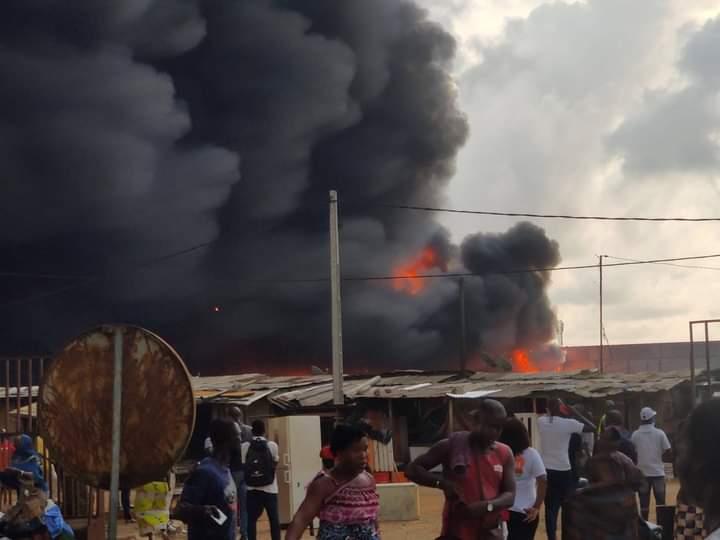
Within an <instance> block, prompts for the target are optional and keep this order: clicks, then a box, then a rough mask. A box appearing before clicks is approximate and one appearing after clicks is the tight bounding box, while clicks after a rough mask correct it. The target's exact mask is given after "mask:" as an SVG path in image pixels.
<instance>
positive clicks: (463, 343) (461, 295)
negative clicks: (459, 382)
mask: <svg viewBox="0 0 720 540" xmlns="http://www.w3.org/2000/svg"><path fill="white" fill-rule="evenodd" d="M458 300H459V302H460V371H465V370H466V369H467V326H466V322H465V279H464V278H460V286H459V288H458Z"/></svg>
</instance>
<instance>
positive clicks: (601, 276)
mask: <svg viewBox="0 0 720 540" xmlns="http://www.w3.org/2000/svg"><path fill="white" fill-rule="evenodd" d="M598 261H599V264H598V269H599V270H600V373H605V364H604V362H603V333H604V332H603V255H598Z"/></svg>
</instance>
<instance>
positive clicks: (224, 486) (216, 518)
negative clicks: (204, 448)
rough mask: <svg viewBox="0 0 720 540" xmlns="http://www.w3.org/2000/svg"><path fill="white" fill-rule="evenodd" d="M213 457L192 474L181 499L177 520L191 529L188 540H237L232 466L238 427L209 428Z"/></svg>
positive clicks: (220, 425)
mask: <svg viewBox="0 0 720 540" xmlns="http://www.w3.org/2000/svg"><path fill="white" fill-rule="evenodd" d="M210 439H211V440H212V447H213V454H212V456H210V457H207V458H205V459H204V460H202V461H201V462H200V464H199V465H198V466H197V467H196V468H195V470H194V471H193V472H192V473H191V474H190V476H189V477H188V479H187V481H186V482H185V485H184V487H183V492H182V495H181V497H180V503H179V505H178V517H179V518H180V519H181V520H182V521H184V522H185V523H187V525H188V540H235V528H236V519H237V517H236V516H237V491H236V488H235V482H234V481H233V478H232V475H231V473H230V462H231V461H232V460H233V459H236V458H237V455H239V452H240V442H239V440H238V438H237V436H236V431H235V425H234V424H233V422H231V421H229V420H222V419H218V420H213V421H212V423H211V424H210Z"/></svg>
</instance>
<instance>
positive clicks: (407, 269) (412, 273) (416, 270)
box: [393, 247, 440, 296]
mask: <svg viewBox="0 0 720 540" xmlns="http://www.w3.org/2000/svg"><path fill="white" fill-rule="evenodd" d="M439 266H440V262H439V261H438V256H437V253H435V251H434V250H433V249H432V248H430V247H426V248H425V249H423V250H422V251H421V252H420V254H419V255H418V256H417V257H416V258H415V259H414V260H413V261H412V262H410V263H408V264H404V265H402V266H399V267H397V268H395V270H394V272H393V275H394V276H397V277H398V278H399V279H396V280H394V281H393V287H394V288H395V290H396V291H402V292H406V293H408V294H411V295H413V296H414V295H416V294H418V293H419V292H420V291H422V290H423V289H424V288H425V280H424V279H422V278H420V277H418V275H419V274H420V273H422V272H423V271H426V270H430V269H431V268H437V267H439Z"/></svg>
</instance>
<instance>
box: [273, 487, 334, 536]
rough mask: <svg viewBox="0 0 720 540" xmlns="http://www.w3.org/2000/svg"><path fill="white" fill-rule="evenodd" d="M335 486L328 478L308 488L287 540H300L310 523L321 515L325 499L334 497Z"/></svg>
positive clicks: (288, 531) (287, 533)
mask: <svg viewBox="0 0 720 540" xmlns="http://www.w3.org/2000/svg"><path fill="white" fill-rule="evenodd" d="M334 489H335V488H334V484H333V483H332V482H331V481H330V480H329V479H326V478H318V479H317V480H315V481H314V482H313V483H311V484H310V485H309V486H308V490H307V494H306V495H305V500H304V501H303V502H302V504H301V505H300V508H298V511H297V512H296V513H295V516H293V520H292V522H291V523H290V525H289V526H288V529H287V532H286V533H285V540H300V538H302V535H303V532H305V529H307V528H308V525H310V522H311V521H312V520H313V519H315V516H317V515H318V514H319V513H320V509H321V508H322V506H323V504H324V502H325V499H326V498H327V497H329V496H331V495H332V492H333V490H334Z"/></svg>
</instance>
